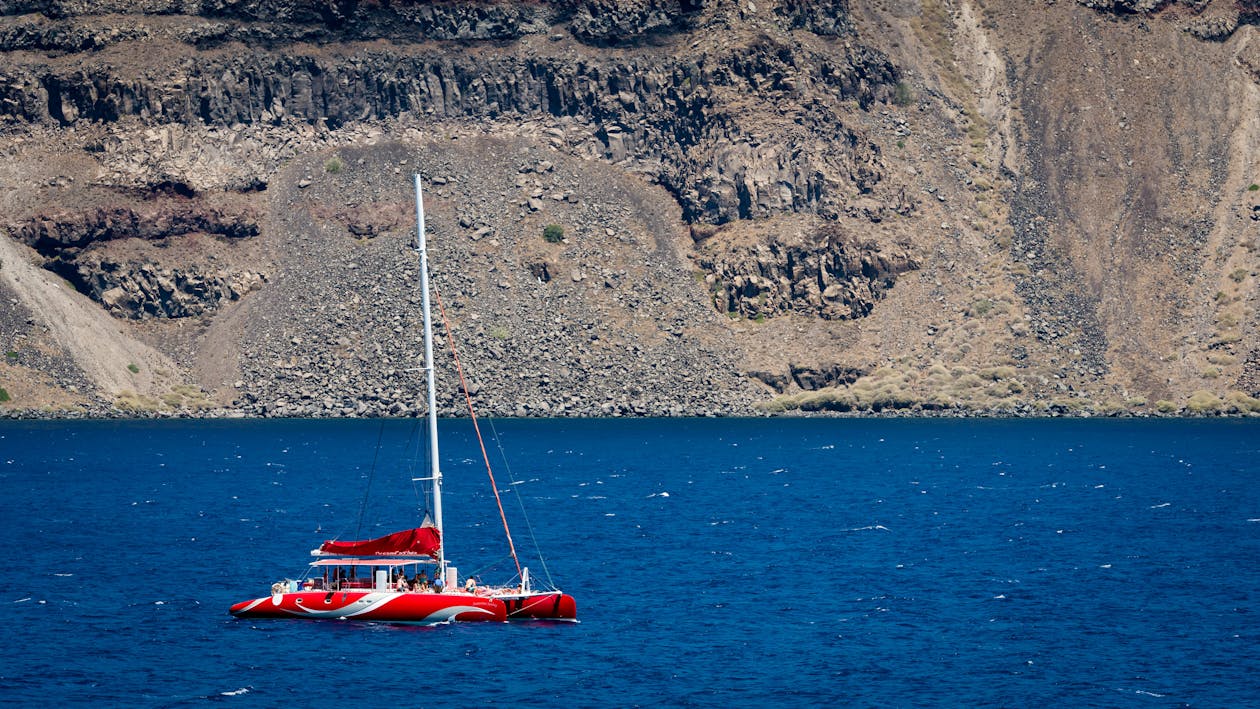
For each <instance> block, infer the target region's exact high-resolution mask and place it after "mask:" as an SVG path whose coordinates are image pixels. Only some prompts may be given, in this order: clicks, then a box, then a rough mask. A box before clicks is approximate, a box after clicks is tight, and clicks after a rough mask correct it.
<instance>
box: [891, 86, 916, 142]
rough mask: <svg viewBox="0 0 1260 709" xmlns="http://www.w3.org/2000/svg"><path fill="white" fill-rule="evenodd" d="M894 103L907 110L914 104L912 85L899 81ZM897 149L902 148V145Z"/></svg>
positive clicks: (894, 92)
mask: <svg viewBox="0 0 1260 709" xmlns="http://www.w3.org/2000/svg"><path fill="white" fill-rule="evenodd" d="M893 103H895V104H897V105H898V106H901V107H902V108H905V107H906V106H909V105H910V104H912V103H914V92H913V91H911V90H910V84H907V83H906V82H904V81H898V82H897V85H896V86H895V87H894V88H893ZM897 147H901V145H900V143H899V144H898V145H897Z"/></svg>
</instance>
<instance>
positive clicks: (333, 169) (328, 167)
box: [324, 158, 345, 175]
mask: <svg viewBox="0 0 1260 709" xmlns="http://www.w3.org/2000/svg"><path fill="white" fill-rule="evenodd" d="M343 168H345V165H344V164H343V163H342V162H341V159H340V158H329V159H328V162H326V163H324V171H325V172H327V173H329V174H332V175H336V174H337V173H339V172H341V171H342V169H343Z"/></svg>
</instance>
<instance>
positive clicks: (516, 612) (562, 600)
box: [497, 591, 577, 620]
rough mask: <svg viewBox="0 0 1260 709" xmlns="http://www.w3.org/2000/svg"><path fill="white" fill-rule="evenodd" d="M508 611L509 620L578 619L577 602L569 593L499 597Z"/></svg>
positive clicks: (557, 592)
mask: <svg viewBox="0 0 1260 709" xmlns="http://www.w3.org/2000/svg"><path fill="white" fill-rule="evenodd" d="M497 598H498V600H500V601H502V602H503V605H504V607H505V609H506V611H507V618H508V620H523V619H540V620H543V619H553V620H573V619H576V618H577V602H576V601H574V600H573V596H570V595H569V594H567V593H560V592H559V591H556V592H554V593H533V594H529V595H522V596H510V595H503V596H498V597H497Z"/></svg>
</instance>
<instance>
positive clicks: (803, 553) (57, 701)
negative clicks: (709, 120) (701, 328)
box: [0, 419, 1260, 707]
mask: <svg viewBox="0 0 1260 709" xmlns="http://www.w3.org/2000/svg"><path fill="white" fill-rule="evenodd" d="M483 428H484V429H486V431H487V432H488V433H489V432H490V428H491V427H490V426H488V425H486V423H483ZM493 429H494V431H497V434H498V443H496V442H495V441H494V440H491V441H490V442H489V444H488V452H489V456H490V458H491V461H492V462H493V463H495V464H496V466H497V467H496V471H495V475H496V482H497V484H498V487H499V488H500V490H502V491H504V493H505V496H504V507H505V509H506V510H507V513H508V521H509V523H510V524H511V525H512V527H513V533H514V536H515V538H516V544H517V547H518V548H519V550H520V553H521V556H522V560H523V562H524V563H527V564H528V565H529V566H530V569H531V573H532V574H533V575H534V576H535V577H538V578H540V579H543V580H546V579H547V578H548V577H550V578H551V579H552V580H553V581H554V582H555V583H556V584H558V585H559V586H561V587H562V588H563V589H564V590H565V591H566V592H568V593H570V594H572V595H573V596H575V597H576V599H577V604H578V614H579V618H580V622H578V623H555V622H546V623H545V622H534V623H511V624H497V623H495V624H487V623H463V624H446V625H436V626H403V625H385V624H370V623H357V622H348V621H307V620H277V621H260V620H236V619H233V618H231V617H230V616H229V615H228V614H227V609H228V606H229V605H231V604H232V603H234V602H237V601H241V600H246V599H249V598H254V597H258V596H263V595H266V594H267V593H268V592H269V590H268V589H269V587H270V584H271V583H272V582H273V581H276V580H279V579H281V578H285V577H296V576H300V575H301V574H302V573H303V572H304V569H305V568H306V564H307V563H308V562H309V561H310V556H309V552H310V550H311V549H313V548H315V547H316V546H318V544H319V543H320V542H321V541H323V540H324V539H330V538H333V537H339V538H342V539H347V538H355V536H356V534H357V535H359V536H360V537H367V536H374V535H375V534H377V533H385V532H388V531H394V529H397V528H402V527H404V526H407V525H412V524H415V523H417V521H418V520H417V519H416V516H417V514H419V510H421V509H423V508H424V507H425V505H424V503H423V501H422V498H420V497H419V496H417V493H416V488H415V486H416V485H417V484H418V483H415V482H413V481H412V478H413V477H423V476H424V475H427V472H425V471H424V469H423V462H422V460H420V459H421V458H422V455H421V454H420V449H422V447H423V446H422V445H421V444H419V443H418V440H419V439H420V438H422V436H421V434H422V433H423V431H422V429H418V427H417V425H416V422H411V421H388V422H381V421H231V422H228V421H195V422H193V421H163V422H61V423H57V422H13V421H6V422H0V546H2V548H3V553H4V555H5V557H7V558H5V559H4V562H3V564H4V576H3V583H2V584H0V589H2V590H0V607H3V608H4V610H5V611H6V615H7V617H6V618H5V621H4V622H3V623H2V624H0V642H2V644H3V648H4V649H3V654H2V655H0V699H3V700H4V701H5V703H6V704H8V705H11V706H12V705H16V706H35V705H39V706H46V705H54V706H55V705H66V704H71V705H87V704H94V705H95V704H100V705H111V704H121V705H138V706H197V705H203V704H206V703H213V704H215V705H217V706H227V707H231V706H255V705H267V706H272V707H278V706H288V707H321V706H337V707H346V706H388V707H439V706H457V707H476V706H484V705H491V704H497V705H509V704H511V705H516V704H521V703H529V704H531V705H537V706H580V707H587V706H589V707H596V706H598V707H609V706H613V707H625V706H636V705H646V706H659V705H665V706H695V707H730V706H750V707H751V706H756V707H762V706H766V705H771V706H791V707H796V706H800V707H805V706H823V705H828V706H832V705H838V706H880V707H884V706H894V707H899V706H904V707H924V706H971V707H977V706H1005V707H1037V706H1054V707H1060V706H1062V707H1069V706H1070V707H1088V706H1106V707H1176V706H1196V707H1245V706H1252V707H1255V706H1260V425H1258V423H1257V422H1255V421H1240V420H1219V421H1218V420H1211V421H1208V420H1203V421H1199V420H1195V421H1171V420H1153V421H1152V420H981V421H974V420H854V419H768V420H763V419H758V420H595V421H591V420H511V421H496V422H493ZM441 430H442V445H441V452H442V459H443V461H444V464H443V471H444V474H445V476H446V480H447V485H446V495H445V497H444V508H445V509H444V511H445V516H446V527H447V548H448V554H449V555H450V556H451V557H453V558H454V560H455V561H456V562H457V563H458V565H459V567H460V570H461V572H462V573H476V574H477V575H479V576H480V577H481V578H482V580H483V582H488V581H495V580H506V576H511V575H512V574H514V573H515V572H514V570H513V569H512V566H511V562H510V560H506V559H507V551H506V543H505V542H504V541H503V537H504V535H503V532H502V524H501V522H500V521H499V517H498V512H497V508H496V506H495V504H494V500H493V498H492V497H491V486H490V483H489V482H488V480H487V476H486V472H485V468H484V464H483V463H482V460H481V452H480V449H479V448H478V447H477V445H476V441H475V438H473V436H472V429H471V426H470V425H469V423H468V422H467V421H443V422H442V424H441ZM504 459H506V461H507V465H506V466H505V465H504V463H503V460H504ZM522 510H524V511H525V512H527V513H528V516H527V517H526V516H524V515H523V514H522ZM537 549H541V550H542V552H543V561H539V560H538V554H537V551H536V550H537ZM505 560H506V561H505ZM498 575H506V576H505V578H503V579H498V578H497V576H498Z"/></svg>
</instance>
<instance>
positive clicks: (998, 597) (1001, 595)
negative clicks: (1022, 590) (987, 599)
mask: <svg viewBox="0 0 1260 709" xmlns="http://www.w3.org/2000/svg"><path fill="white" fill-rule="evenodd" d="M993 600H995V601H1005V600H1006V594H1005V593H999V594H998V595H996V596H994V597H993Z"/></svg>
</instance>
